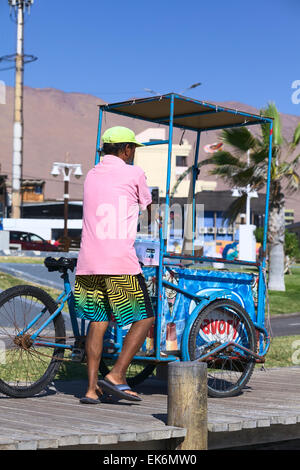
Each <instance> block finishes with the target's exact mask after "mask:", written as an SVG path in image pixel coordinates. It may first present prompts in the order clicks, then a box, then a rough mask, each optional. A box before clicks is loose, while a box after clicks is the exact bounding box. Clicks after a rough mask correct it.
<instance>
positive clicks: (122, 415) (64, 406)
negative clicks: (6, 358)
mask: <svg viewBox="0 0 300 470" xmlns="http://www.w3.org/2000/svg"><path fill="white" fill-rule="evenodd" d="M85 387H86V383H85V382H84V381H80V382H56V383H55V387H53V388H50V390H49V391H48V393H47V394H44V395H42V396H38V397H34V398H26V399H14V398H9V397H6V396H4V395H0V449H46V448H72V447H73V446H75V447H74V448H78V446H85V447H83V448H92V449H93V448H94V449H96V448H99V445H100V446H101V447H100V448H106V449H114V448H121V449H137V448H139V446H140V448H144V449H149V450H151V449H155V448H157V449H159V448H160V449H163V448H166V442H170V440H172V439H175V438H183V436H184V435H185V432H186V430H185V429H182V428H175V427H168V426H167V425H166V422H167V385H166V383H165V382H162V381H158V380H150V379H149V380H147V381H146V382H144V384H142V385H140V386H139V387H138V388H137V391H139V392H140V393H141V395H142V398H143V402H141V403H134V402H132V403H131V402H125V401H119V402H117V403H102V404H101V405H99V406H98V405H82V404H80V403H79V401H78V398H79V397H80V396H82V394H84V391H85ZM296 438H298V439H299V438H300V367H293V368H286V369H270V370H267V371H256V372H255V373H254V375H253V377H252V378H251V380H250V382H249V384H248V386H247V387H246V389H245V390H244V392H243V394H242V395H240V396H238V397H234V398H227V399H215V398H209V399H208V442H209V448H211V449H213V448H223V447H231V446H237V445H245V444H246V443H247V444H255V443H257V442H271V441H273V442H274V441H276V440H279V441H280V440H284V439H296Z"/></svg>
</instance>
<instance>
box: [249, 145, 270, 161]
mask: <svg viewBox="0 0 300 470" xmlns="http://www.w3.org/2000/svg"><path fill="white" fill-rule="evenodd" d="M250 160H251V161H252V163H253V164H254V165H258V164H259V163H262V162H266V163H267V160H268V149H267V147H262V148H259V149H258V150H257V151H256V152H251V153H250Z"/></svg>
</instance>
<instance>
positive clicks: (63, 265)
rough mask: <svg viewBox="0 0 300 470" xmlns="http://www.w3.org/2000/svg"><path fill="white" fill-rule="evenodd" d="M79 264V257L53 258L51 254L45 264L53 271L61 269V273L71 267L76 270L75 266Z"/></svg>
mask: <svg viewBox="0 0 300 470" xmlns="http://www.w3.org/2000/svg"><path fill="white" fill-rule="evenodd" d="M76 264H77V258H64V257H61V258H59V259H56V258H52V257H51V256H47V258H45V259H44V265H45V266H46V268H47V269H48V271H49V272H51V271H59V272H60V273H62V272H64V271H67V270H68V269H70V270H71V271H74V268H75V266H76Z"/></svg>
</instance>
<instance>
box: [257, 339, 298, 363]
mask: <svg viewBox="0 0 300 470" xmlns="http://www.w3.org/2000/svg"><path fill="white" fill-rule="evenodd" d="M296 341H297V342H298V344H296ZM297 350H299V354H298V357H297ZM293 354H294V356H293ZM297 359H298V360H300V336H278V337H275V338H272V340H271V345H270V349H269V352H268V353H267V355H266V362H265V364H264V365H265V367H266V368H268V367H269V368H270V367H291V366H295V365H299V364H296V362H295V361H296V360H297ZM257 367H261V366H260V365H259V364H258V366H257Z"/></svg>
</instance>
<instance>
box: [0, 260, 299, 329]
mask: <svg viewBox="0 0 300 470" xmlns="http://www.w3.org/2000/svg"><path fill="white" fill-rule="evenodd" d="M0 271H5V272H7V273H8V274H12V275H14V276H17V277H21V278H22V279H26V280H28V281H31V282H36V283H41V284H44V285H47V286H49V287H55V288H58V289H62V286H63V283H62V279H61V278H60V276H61V275H60V273H58V272H51V273H49V272H48V269H46V268H45V266H44V265H43V264H25V263H0ZM69 275H70V282H71V285H72V286H73V285H74V280H75V274H74V273H72V272H70V271H69ZM271 333H272V336H289V335H300V312H299V313H298V314H293V315H284V316H283V315H280V316H275V317H271Z"/></svg>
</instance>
